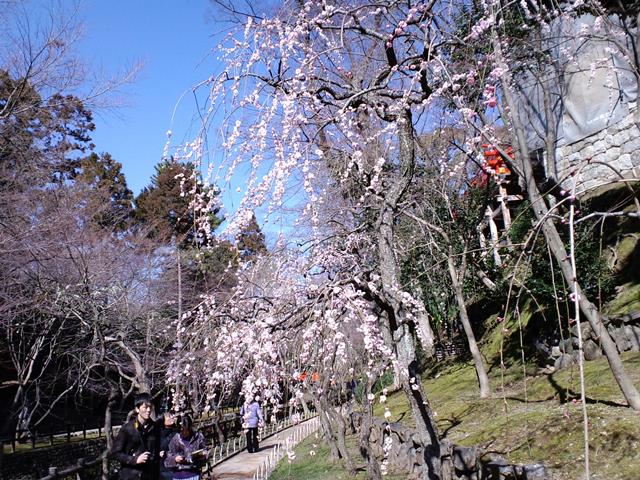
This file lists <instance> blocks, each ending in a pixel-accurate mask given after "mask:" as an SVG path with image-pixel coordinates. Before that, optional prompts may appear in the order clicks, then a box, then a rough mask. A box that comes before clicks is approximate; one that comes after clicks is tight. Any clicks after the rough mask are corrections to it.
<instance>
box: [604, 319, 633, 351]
mask: <svg viewBox="0 0 640 480" xmlns="http://www.w3.org/2000/svg"><path fill="white" fill-rule="evenodd" d="M608 330H609V333H610V334H611V338H612V339H613V341H614V342H615V343H616V347H618V351H619V352H626V351H629V350H631V342H630V341H629V339H628V338H627V335H626V333H625V331H624V330H625V329H624V325H621V326H620V327H618V328H609V329H608Z"/></svg>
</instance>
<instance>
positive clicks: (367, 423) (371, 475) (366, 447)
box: [358, 388, 382, 480]
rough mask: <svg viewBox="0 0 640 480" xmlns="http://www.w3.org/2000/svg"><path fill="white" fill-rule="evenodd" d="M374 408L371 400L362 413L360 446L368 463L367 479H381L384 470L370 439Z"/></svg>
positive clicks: (368, 390) (361, 452) (361, 453)
mask: <svg viewBox="0 0 640 480" xmlns="http://www.w3.org/2000/svg"><path fill="white" fill-rule="evenodd" d="M370 391H371V390H370V388H368V389H367V392H366V393H368V392H370ZM366 393H365V394H366ZM372 410H373V409H372V406H371V402H369V403H368V404H367V409H366V411H365V412H364V413H363V414H362V423H361V424H360V438H359V440H358V446H359V447H360V455H362V458H363V459H364V461H365V462H366V463H367V479H370V480H381V479H382V472H381V471H380V464H379V463H378V460H377V459H376V457H375V455H374V454H373V452H372V451H371V443H370V441H369V438H370V437H371V428H372V426H373V424H372V422H371V417H372V416H373V411H372Z"/></svg>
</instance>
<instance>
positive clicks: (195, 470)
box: [165, 415, 208, 480]
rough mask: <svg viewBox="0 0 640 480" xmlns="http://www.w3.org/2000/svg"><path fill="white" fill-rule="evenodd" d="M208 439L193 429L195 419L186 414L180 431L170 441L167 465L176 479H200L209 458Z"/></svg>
mask: <svg viewBox="0 0 640 480" xmlns="http://www.w3.org/2000/svg"><path fill="white" fill-rule="evenodd" d="M207 455H208V451H207V441H206V440H205V438H204V436H203V435H202V433H200V432H196V431H195V430H194V429H193V420H192V419H191V417H189V416H188V415H184V416H183V417H182V419H181V420H180V433H177V434H176V435H174V436H173V438H172V439H171V441H170V442H169V453H168V454H167V458H166V460H165V465H166V467H167V468H169V469H170V470H171V471H172V472H173V478H174V479H181V480H199V479H200V472H201V470H202V467H203V465H204V463H205V462H206V460H207Z"/></svg>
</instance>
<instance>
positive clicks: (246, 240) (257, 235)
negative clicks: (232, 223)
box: [237, 214, 267, 262]
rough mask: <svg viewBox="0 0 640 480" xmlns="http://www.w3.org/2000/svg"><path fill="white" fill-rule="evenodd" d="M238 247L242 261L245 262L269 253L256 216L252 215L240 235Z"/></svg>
mask: <svg viewBox="0 0 640 480" xmlns="http://www.w3.org/2000/svg"><path fill="white" fill-rule="evenodd" d="M237 247H238V252H239V254H240V259H241V260H242V261H245V262H246V261H251V260H253V259H254V258H255V257H258V256H260V255H262V254H264V253H266V252H267V245H266V243H265V241H264V233H262V230H260V225H258V222H257V221H256V216H255V214H252V215H251V220H250V221H249V223H248V224H247V225H246V226H245V227H244V228H243V229H242V231H241V232H240V234H239V235H238V237H237Z"/></svg>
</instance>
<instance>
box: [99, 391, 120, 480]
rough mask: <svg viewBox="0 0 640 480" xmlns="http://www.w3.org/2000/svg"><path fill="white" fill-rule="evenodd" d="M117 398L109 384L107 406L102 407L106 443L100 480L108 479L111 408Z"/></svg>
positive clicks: (111, 422)
mask: <svg viewBox="0 0 640 480" xmlns="http://www.w3.org/2000/svg"><path fill="white" fill-rule="evenodd" d="M117 399H118V392H117V390H116V388H115V386H113V385H111V386H110V388H109V399H108V400H107V406H106V408H105V409H104V436H105V439H106V443H107V448H106V451H105V454H104V456H103V458H102V480H108V479H109V456H108V455H109V452H111V449H112V448H113V435H112V432H111V429H112V427H113V420H112V413H113V408H114V407H115V405H116V400H117Z"/></svg>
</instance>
